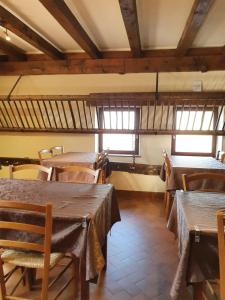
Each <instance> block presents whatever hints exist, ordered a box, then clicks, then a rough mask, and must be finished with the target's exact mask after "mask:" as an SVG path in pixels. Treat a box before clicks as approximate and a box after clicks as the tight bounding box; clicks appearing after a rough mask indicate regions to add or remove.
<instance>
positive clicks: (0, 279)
mask: <svg viewBox="0 0 225 300" xmlns="http://www.w3.org/2000/svg"><path fill="white" fill-rule="evenodd" d="M0 287H1V291H0V296H1V299H2V300H5V297H6V288H5V280H4V271H3V265H2V260H1V258H0Z"/></svg>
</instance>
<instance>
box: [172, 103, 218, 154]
mask: <svg viewBox="0 0 225 300" xmlns="http://www.w3.org/2000/svg"><path fill="white" fill-rule="evenodd" d="M213 123H214V112H213V111H212V110H207V111H203V110H199V111H196V110H195V109H194V110H191V111H189V110H184V111H181V110H179V111H177V113H176V129H178V130H212V129H213ZM214 148H215V138H214V137H213V136H212V135H176V136H173V140H172V153H173V154H178V155H179V154H187V155H188V154H189V155H193V154H199V155H212V154H213V152H214Z"/></svg>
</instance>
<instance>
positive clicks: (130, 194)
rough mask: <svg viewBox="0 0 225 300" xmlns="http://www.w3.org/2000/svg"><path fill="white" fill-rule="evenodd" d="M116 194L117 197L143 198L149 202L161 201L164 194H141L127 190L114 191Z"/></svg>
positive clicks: (141, 192)
mask: <svg viewBox="0 0 225 300" xmlns="http://www.w3.org/2000/svg"><path fill="white" fill-rule="evenodd" d="M116 193H117V195H118V196H119V197H124V198H128V197H135V198H138V197H139V198H142V199H143V198H144V199H149V200H152V199H154V200H156V199H157V200H163V199H164V193H161V192H143V191H127V190H116Z"/></svg>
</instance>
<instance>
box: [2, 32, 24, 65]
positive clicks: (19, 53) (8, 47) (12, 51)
mask: <svg viewBox="0 0 225 300" xmlns="http://www.w3.org/2000/svg"><path fill="white" fill-rule="evenodd" d="M0 49H1V50H2V51H3V52H4V53H5V54H7V55H8V56H10V57H12V58H13V59H15V60H26V54H25V52H24V51H23V50H22V49H20V48H18V47H17V46H15V45H13V44H12V43H11V42H8V41H6V40H5V39H4V38H1V37H0Z"/></svg>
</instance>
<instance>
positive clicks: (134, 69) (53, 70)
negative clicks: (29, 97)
mask: <svg viewBox="0 0 225 300" xmlns="http://www.w3.org/2000/svg"><path fill="white" fill-rule="evenodd" d="M14 31H15V30H14ZM38 47H39V48H41V46H40V44H39V46H38ZM46 48H47V47H45V48H43V47H42V51H45V52H47V51H48V50H47V49H46ZM48 52H49V51H48ZM50 54H51V53H50V52H49V55H50ZM52 56H54V57H55V56H57V55H52ZM57 57H58V58H59V57H62V54H60V56H59V55H58V56H57ZM220 70H225V54H224V53H222V54H220V55H199V56H196V55H193V56H181V57H180V58H179V59H177V56H168V57H165V56H162V57H154V56H153V57H142V58H113V59H112V58H111V59H110V58H102V59H71V60H55V61H53V60H40V61H20V62H19V61H16V62H10V61H9V62H5V61H2V62H0V75H4V76H7V75H20V74H22V75H44V74H46V75H47V74H112V73H116V74H128V73H155V72H193V71H201V72H207V71H220Z"/></svg>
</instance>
